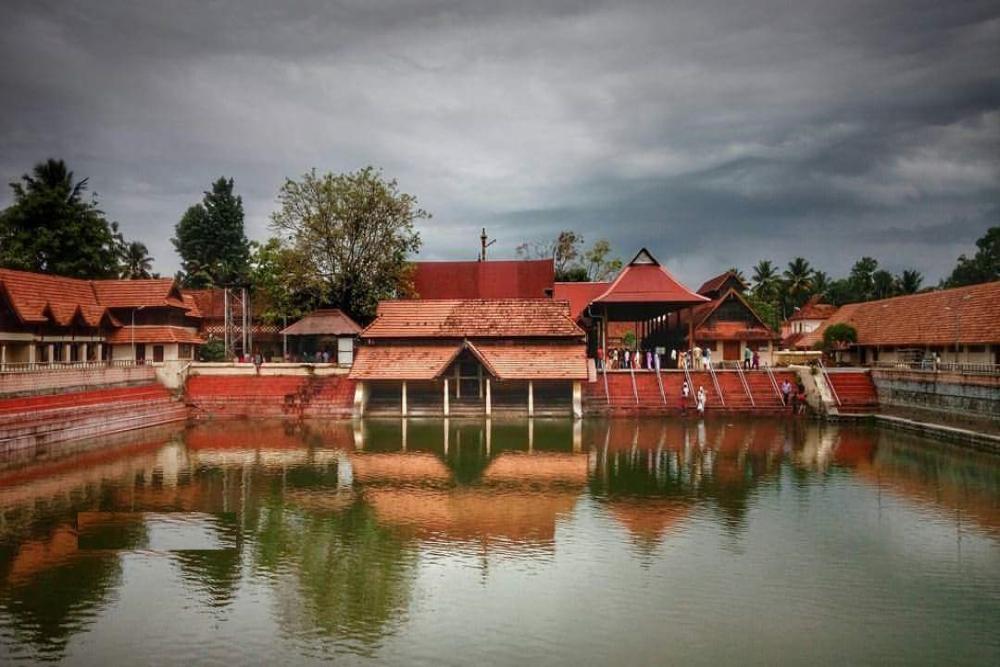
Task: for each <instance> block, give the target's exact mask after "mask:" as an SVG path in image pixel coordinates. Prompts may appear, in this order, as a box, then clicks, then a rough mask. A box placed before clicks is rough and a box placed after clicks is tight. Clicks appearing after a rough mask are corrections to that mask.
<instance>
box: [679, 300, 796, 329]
mask: <svg viewBox="0 0 1000 667" xmlns="http://www.w3.org/2000/svg"><path fill="white" fill-rule="evenodd" d="M730 299H735V300H737V301H739V302H740V303H741V304H743V306H744V307H745V308H746V309H747V311H748V312H749V313H750V314H751V315H753V317H754V319H755V320H757V324H758V325H759V326H757V327H747V326H746V325H744V324H741V323H737V322H734V323H729V322H719V323H718V324H717V325H716V326H714V327H713V328H712V334H713V339H718V340H722V339H734V340H735V339H750V338H760V337H761V336H760V335H754V333H755V332H760V333H766V337H767V338H774V339H777V338H778V334H777V333H775V332H774V330H772V329H771V327H769V326H768V325H767V323H766V322H764V320H763V319H761V317H760V315H758V314H757V311H756V310H754V308H753V306H751V305H750V302H749V301H747V300H746V298H745V297H744V296H743V295H742V294H740V293H739V292H737V291H736V290H734V289H732V288H730V289H729V291H727V292H726V293H725V294H723V295H722V296H720V297H719V298H718V299H714V300H712V301H710V302H709V303H703V304H701V305H699V306H695V307H694V308H692V309H691V315H690V319H691V321H692V323H693V325H694V329H695V337H697V336H698V330H699V329H702V327H703V326H704V325H705V323H706V322H707V321H708V319H709V318H710V317H711V316H712V314H713V313H714V312H715V311H717V310H718V309H719V308H720V307H721V306H722V304H724V303H725V302H726V301H728V300H730ZM678 317H679V321H680V322H681V324H682V325H684V326H687V323H688V319H689V316H688V314H687V312H685V311H681V313H680V314H679V316H678ZM731 324H734V325H736V326H732V325H731ZM761 330H763V331H761ZM705 333H707V332H705Z"/></svg>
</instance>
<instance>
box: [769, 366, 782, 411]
mask: <svg viewBox="0 0 1000 667" xmlns="http://www.w3.org/2000/svg"><path fill="white" fill-rule="evenodd" d="M764 370H765V371H766V372H767V377H768V379H769V380H770V381H771V389H773V390H774V395H775V396H777V397H778V399H779V400H781V403H782V404H784V402H785V397H784V396H783V395H782V394H781V389H780V388H779V387H778V378H776V377H774V370H772V368H771V367H770V366H764Z"/></svg>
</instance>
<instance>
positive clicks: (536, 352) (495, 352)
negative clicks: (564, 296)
mask: <svg viewBox="0 0 1000 667" xmlns="http://www.w3.org/2000/svg"><path fill="white" fill-rule="evenodd" d="M469 348H470V350H471V351H472V352H473V353H474V354H476V353H478V354H476V356H477V357H478V358H479V359H480V360H481V361H482V362H483V366H485V367H486V369H487V370H488V371H489V372H490V373H491V374H493V376H494V377H497V378H499V379H501V380H586V379H587V348H586V346H585V345H557V344H555V345H554V344H548V345H546V344H527V345H522V344H514V345H498V344H493V343H476V344H470V345H469Z"/></svg>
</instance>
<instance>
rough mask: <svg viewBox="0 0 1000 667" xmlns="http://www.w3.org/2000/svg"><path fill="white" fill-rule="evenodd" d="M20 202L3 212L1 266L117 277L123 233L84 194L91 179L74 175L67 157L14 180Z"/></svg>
mask: <svg viewBox="0 0 1000 667" xmlns="http://www.w3.org/2000/svg"><path fill="white" fill-rule="evenodd" d="M10 187H11V189H12V190H13V191H14V203H13V204H12V205H11V206H10V207H8V208H7V209H6V210H4V211H3V213H2V214H0V266H3V267H6V268H11V269H21V270H24V271H38V272H41V273H52V274H57V275H62V276H71V277H75V278H115V277H117V276H118V274H119V258H120V252H121V244H122V243H123V240H122V239H121V235H120V234H117V227H113V226H112V224H111V223H109V222H108V220H107V219H106V218H105V217H104V213H103V212H102V211H101V210H99V209H98V208H97V202H96V197H91V198H90V200H89V201H88V200H87V199H85V198H84V194H85V192H86V190H87V179H83V180H81V181H74V180H73V172H72V171H69V169H67V167H66V163H65V162H63V161H62V160H52V159H50V160H47V161H46V162H42V163H39V164H37V165H35V167H34V169H32V172H31V174H25V175H24V176H22V177H21V182H19V183H11V184H10Z"/></svg>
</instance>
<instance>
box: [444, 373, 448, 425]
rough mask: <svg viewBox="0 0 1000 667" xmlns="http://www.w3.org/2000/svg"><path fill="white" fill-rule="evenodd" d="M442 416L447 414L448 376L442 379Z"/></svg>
mask: <svg viewBox="0 0 1000 667" xmlns="http://www.w3.org/2000/svg"><path fill="white" fill-rule="evenodd" d="M444 416H445V417H447V416H448V378H445V379H444Z"/></svg>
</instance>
